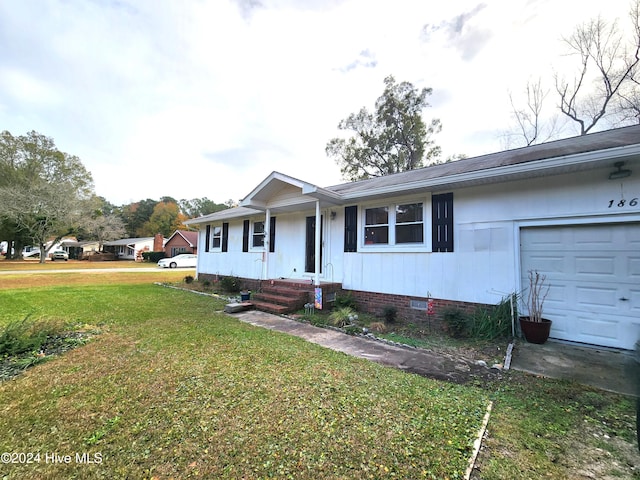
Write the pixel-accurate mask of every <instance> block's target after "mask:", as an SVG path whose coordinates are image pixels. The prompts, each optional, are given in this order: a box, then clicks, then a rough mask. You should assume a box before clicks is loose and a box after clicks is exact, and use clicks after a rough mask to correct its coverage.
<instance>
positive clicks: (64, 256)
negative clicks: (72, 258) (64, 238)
mask: <svg viewBox="0 0 640 480" xmlns="http://www.w3.org/2000/svg"><path fill="white" fill-rule="evenodd" d="M49 258H50V259H51V261H52V262H53V261H54V260H64V261H65V262H66V261H67V260H69V254H68V253H67V252H65V251H64V250H52V251H50V252H49Z"/></svg>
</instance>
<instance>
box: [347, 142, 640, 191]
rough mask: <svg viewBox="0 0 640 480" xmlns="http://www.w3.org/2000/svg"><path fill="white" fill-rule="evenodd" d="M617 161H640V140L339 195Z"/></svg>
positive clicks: (481, 181) (499, 179) (510, 177)
mask: <svg viewBox="0 0 640 480" xmlns="http://www.w3.org/2000/svg"><path fill="white" fill-rule="evenodd" d="M617 161H624V162H636V161H640V144H636V145H628V146H624V147H616V148H610V149H606V150H598V151H591V152H584V153H577V154H571V155H563V156H558V157H552V158H545V159H542V160H535V161H528V162H525V163H520V164H510V165H502V166H496V167H491V168H485V169H480V170H474V171H468V172H460V173H451V174H448V175H443V176H436V177H432V178H427V179H421V180H417V181H411V180H409V181H406V182H402V183H399V184H389V185H380V186H378V187H375V186H373V185H372V186H370V188H367V189H361V190H357V191H352V192H348V191H345V192H343V194H342V197H343V201H350V200H366V199H369V198H373V197H377V198H380V197H390V196H395V195H398V194H412V193H415V192H420V191H430V192H438V191H444V190H452V189H456V188H464V187H472V186H478V185H488V184H497V183H503V182H509V181H517V180H526V179H533V178H538V177H544V176H551V175H562V174H569V173H576V172H583V171H588V170H594V169H597V168H613V164H614V163H615V162H617ZM429 168H434V167H429Z"/></svg>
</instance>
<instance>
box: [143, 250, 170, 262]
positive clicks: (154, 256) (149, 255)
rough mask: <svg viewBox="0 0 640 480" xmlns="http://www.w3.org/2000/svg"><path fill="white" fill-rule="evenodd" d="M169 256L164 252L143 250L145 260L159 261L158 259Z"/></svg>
mask: <svg viewBox="0 0 640 480" xmlns="http://www.w3.org/2000/svg"><path fill="white" fill-rule="evenodd" d="M166 256H167V254H166V253H164V252H142V259H143V260H144V261H145V262H150V263H158V261H159V260H160V259H162V258H165V257H166Z"/></svg>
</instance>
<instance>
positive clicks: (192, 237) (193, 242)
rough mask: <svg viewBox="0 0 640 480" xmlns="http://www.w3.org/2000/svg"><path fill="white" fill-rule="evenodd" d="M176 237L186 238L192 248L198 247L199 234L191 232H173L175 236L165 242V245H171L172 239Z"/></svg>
mask: <svg viewBox="0 0 640 480" xmlns="http://www.w3.org/2000/svg"><path fill="white" fill-rule="evenodd" d="M176 235H179V236H181V237H182V238H184V240H185V241H186V242H187V243H188V244H189V246H190V247H196V246H197V245H198V232H192V231H190V230H176V231H175V232H173V235H171V236H170V237H169V239H168V240H167V241H166V242H165V244H167V243H169V242H170V241H171V239H172V238H173V237H175V236H176Z"/></svg>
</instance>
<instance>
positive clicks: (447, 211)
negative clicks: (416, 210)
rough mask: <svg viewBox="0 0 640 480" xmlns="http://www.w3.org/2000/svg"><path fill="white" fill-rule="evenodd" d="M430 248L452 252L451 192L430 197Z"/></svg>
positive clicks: (436, 250)
mask: <svg viewBox="0 0 640 480" xmlns="http://www.w3.org/2000/svg"><path fill="white" fill-rule="evenodd" d="M431 222H432V231H433V236H432V248H431V249H432V250H433V251H434V252H453V193H442V194H439V195H433V196H432V197H431Z"/></svg>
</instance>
